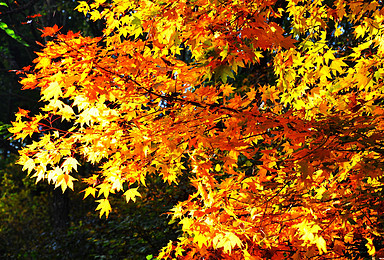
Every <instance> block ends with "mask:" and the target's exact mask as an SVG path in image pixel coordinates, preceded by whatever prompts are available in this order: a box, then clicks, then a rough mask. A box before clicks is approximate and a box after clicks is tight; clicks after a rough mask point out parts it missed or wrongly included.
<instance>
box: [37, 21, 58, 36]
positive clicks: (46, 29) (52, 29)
mask: <svg viewBox="0 0 384 260" xmlns="http://www.w3.org/2000/svg"><path fill="white" fill-rule="evenodd" d="M61 28H63V27H60V28H59V27H58V26H57V25H56V24H55V25H54V26H53V27H44V29H43V30H40V31H41V32H42V33H43V34H42V35H41V37H42V38H43V37H47V36H53V35H55V34H56V33H57V32H58V31H60V30H61Z"/></svg>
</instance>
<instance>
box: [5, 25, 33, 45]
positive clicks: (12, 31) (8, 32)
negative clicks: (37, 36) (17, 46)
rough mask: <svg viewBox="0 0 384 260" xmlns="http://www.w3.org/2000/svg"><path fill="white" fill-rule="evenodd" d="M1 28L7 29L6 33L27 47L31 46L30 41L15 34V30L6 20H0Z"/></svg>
mask: <svg viewBox="0 0 384 260" xmlns="http://www.w3.org/2000/svg"><path fill="white" fill-rule="evenodd" d="M0 29H2V30H3V31H5V33H6V34H8V35H9V36H11V37H12V38H13V39H15V40H16V41H18V42H19V43H21V44H23V45H24V46H26V47H29V45H28V43H26V42H25V41H23V39H22V38H21V37H20V36H18V35H16V34H15V31H14V30H12V29H10V28H8V25H7V24H6V23H4V22H0Z"/></svg>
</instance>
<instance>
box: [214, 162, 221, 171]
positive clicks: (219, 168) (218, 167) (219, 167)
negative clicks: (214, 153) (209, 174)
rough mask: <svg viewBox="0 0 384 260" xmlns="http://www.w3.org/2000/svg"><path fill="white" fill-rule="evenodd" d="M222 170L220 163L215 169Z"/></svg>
mask: <svg viewBox="0 0 384 260" xmlns="http://www.w3.org/2000/svg"><path fill="white" fill-rule="evenodd" d="M220 170H221V166H220V164H216V166H215V171H217V172H219V171H220Z"/></svg>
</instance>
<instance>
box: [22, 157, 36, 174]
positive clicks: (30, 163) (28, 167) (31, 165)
mask: <svg viewBox="0 0 384 260" xmlns="http://www.w3.org/2000/svg"><path fill="white" fill-rule="evenodd" d="M33 168H35V162H34V160H33V159H32V158H29V159H28V160H27V161H26V162H25V163H24V166H23V171H25V170H28V174H30V173H31V171H32V170H33Z"/></svg>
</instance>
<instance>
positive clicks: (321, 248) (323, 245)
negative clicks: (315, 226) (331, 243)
mask: <svg viewBox="0 0 384 260" xmlns="http://www.w3.org/2000/svg"><path fill="white" fill-rule="evenodd" d="M316 246H317V248H318V249H319V252H320V254H322V253H327V244H326V243H325V240H324V238H323V237H318V238H317V240H316Z"/></svg>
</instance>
